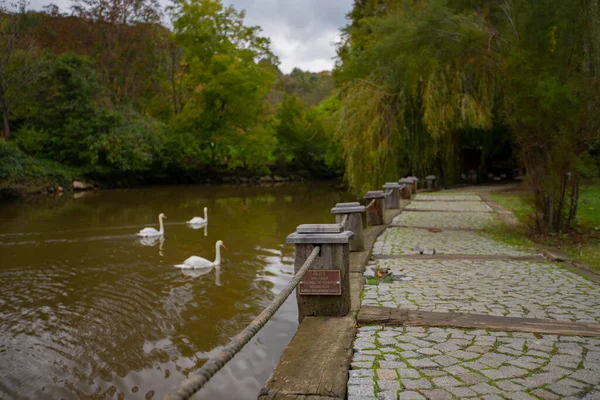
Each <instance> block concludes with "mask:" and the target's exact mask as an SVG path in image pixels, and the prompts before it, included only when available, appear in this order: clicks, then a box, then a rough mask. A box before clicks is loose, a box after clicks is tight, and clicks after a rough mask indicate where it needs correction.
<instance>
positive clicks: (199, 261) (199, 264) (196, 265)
mask: <svg viewBox="0 0 600 400" xmlns="http://www.w3.org/2000/svg"><path fill="white" fill-rule="evenodd" d="M175 266H176V267H177V268H181V269H200V268H212V267H214V266H215V263H214V262H212V261H209V260H207V259H206V258H202V257H197V256H191V257H190V258H188V259H187V260H185V261H184V262H183V264H177V265H175Z"/></svg>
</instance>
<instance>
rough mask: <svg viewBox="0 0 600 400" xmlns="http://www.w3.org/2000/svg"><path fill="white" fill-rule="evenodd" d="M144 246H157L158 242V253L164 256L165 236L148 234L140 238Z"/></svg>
mask: <svg viewBox="0 0 600 400" xmlns="http://www.w3.org/2000/svg"><path fill="white" fill-rule="evenodd" d="M138 241H139V242H140V244H141V245H142V246H150V247H152V246H156V245H157V244H158V254H159V255H160V256H161V257H163V256H164V254H163V245H164V244H165V237H164V236H148V237H142V238H140V239H139V240H138Z"/></svg>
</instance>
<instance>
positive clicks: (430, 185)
mask: <svg viewBox="0 0 600 400" xmlns="http://www.w3.org/2000/svg"><path fill="white" fill-rule="evenodd" d="M425 180H427V189H429V190H437V187H438V179H437V177H436V176H435V175H427V176H426V177H425Z"/></svg>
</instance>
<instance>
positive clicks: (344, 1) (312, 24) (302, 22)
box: [30, 0, 353, 73]
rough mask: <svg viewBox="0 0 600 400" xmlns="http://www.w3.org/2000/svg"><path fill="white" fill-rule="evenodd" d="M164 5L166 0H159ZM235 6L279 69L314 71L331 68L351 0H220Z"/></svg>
mask: <svg viewBox="0 0 600 400" xmlns="http://www.w3.org/2000/svg"><path fill="white" fill-rule="evenodd" d="M160 1H161V4H162V5H163V6H164V5H167V4H168V1H167V0H160ZM222 1H223V4H226V5H229V4H231V5H232V6H234V7H235V8H236V9H238V10H242V9H244V10H246V24H247V25H259V26H260V27H262V29H263V35H264V36H268V37H270V38H271V43H272V47H271V48H272V50H273V52H274V53H275V54H276V55H277V56H278V57H279V60H280V61H281V65H280V69H281V70H282V71H283V72H286V73H287V72H290V71H291V70H292V69H293V68H294V67H298V68H301V69H303V70H310V71H314V72H318V71H322V70H325V69H331V68H332V67H333V57H335V48H334V46H333V43H335V42H336V41H338V40H339V29H340V28H341V27H343V26H344V25H346V19H345V16H346V14H347V13H348V12H349V11H350V9H351V8H352V3H353V0H222ZM50 2H53V3H55V4H57V5H58V6H60V7H61V8H62V9H63V10H64V11H68V10H69V5H70V2H69V0H31V4H30V6H31V7H32V8H35V9H41V7H42V6H44V5H46V4H48V3H50Z"/></svg>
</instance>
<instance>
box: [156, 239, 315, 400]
mask: <svg viewBox="0 0 600 400" xmlns="http://www.w3.org/2000/svg"><path fill="white" fill-rule="evenodd" d="M320 251H321V246H315V248H314V249H313V251H312V253H310V255H309V256H308V258H307V259H306V261H305V262H304V264H303V265H302V268H300V270H298V272H297V273H296V275H294V277H293V278H292V280H291V281H290V282H289V283H288V284H287V286H286V287H285V288H284V289H283V290H282V291H281V293H279V294H278V295H277V296H276V297H275V298H274V299H273V301H272V302H271V304H269V306H268V307H267V308H265V309H264V310H263V312H262V313H260V315H259V316H258V317H256V318H255V319H254V320H253V321H252V322H251V323H250V325H248V326H247V327H246V329H244V330H243V331H242V332H240V333H239V334H238V335H237V336H235V337H234V338H233V339H231V341H230V342H229V343H228V344H227V345H226V346H225V347H224V348H223V349H222V350H221V351H220V352H219V353H218V354H217V355H215V356H214V357H212V358H210V359H209V360H208V361H207V362H206V363H205V364H204V365H203V366H202V367H201V368H200V369H199V370H198V371H197V372H196V373H194V375H193V376H191V377H189V378H188V379H186V380H185V381H183V382H182V383H181V385H180V386H179V388H178V389H177V390H175V391H173V392H171V393H169V394H168V395H167V396H166V397H165V399H167V400H186V399H189V398H190V397H192V396H193V395H194V394H196V393H197V392H198V391H199V390H200V389H202V387H204V385H205V384H206V383H207V382H208V381H209V380H210V378H212V377H213V376H214V375H215V374H216V373H217V372H218V371H219V370H220V369H221V368H223V366H224V365H225V364H226V363H227V362H228V361H229V360H231V359H232V358H233V357H234V356H235V355H236V354H237V353H238V352H239V351H240V350H241V349H242V348H243V347H244V346H245V345H246V344H247V343H248V342H249V341H250V339H252V338H253V337H254V335H256V334H257V333H258V331H259V330H260V329H261V328H262V327H263V326H264V325H265V324H266V323H267V322H268V321H269V319H271V317H272V316H273V314H275V312H276V311H277V310H278V309H279V307H281V305H282V304H283V302H284V301H285V300H286V299H287V298H288V297H289V296H290V294H291V293H292V291H293V290H294V288H295V287H296V286H298V284H299V283H300V281H301V280H302V278H303V277H304V274H306V271H308V269H309V268H310V267H311V266H312V264H313V262H314V261H315V259H316V258H317V256H318V255H319V252H320Z"/></svg>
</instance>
